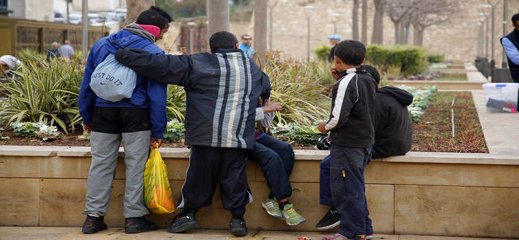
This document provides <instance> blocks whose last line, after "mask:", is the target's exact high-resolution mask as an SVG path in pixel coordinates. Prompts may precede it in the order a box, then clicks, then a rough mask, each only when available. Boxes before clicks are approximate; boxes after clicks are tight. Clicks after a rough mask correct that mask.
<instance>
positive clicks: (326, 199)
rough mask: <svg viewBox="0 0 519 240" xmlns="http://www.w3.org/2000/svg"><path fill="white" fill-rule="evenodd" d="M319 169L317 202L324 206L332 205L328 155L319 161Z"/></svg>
mask: <svg viewBox="0 0 519 240" xmlns="http://www.w3.org/2000/svg"><path fill="white" fill-rule="evenodd" d="M320 170H321V172H320V175H319V178H320V181H319V203H320V204H321V205H325V206H333V201H332V192H331V190H330V155H328V156H326V157H325V158H324V159H323V160H322V161H321V164H320Z"/></svg>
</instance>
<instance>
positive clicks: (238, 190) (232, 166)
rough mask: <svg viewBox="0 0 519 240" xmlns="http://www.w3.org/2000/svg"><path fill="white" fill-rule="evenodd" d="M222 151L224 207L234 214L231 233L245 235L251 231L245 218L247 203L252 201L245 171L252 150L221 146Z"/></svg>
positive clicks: (221, 176) (221, 193)
mask: <svg viewBox="0 0 519 240" xmlns="http://www.w3.org/2000/svg"><path fill="white" fill-rule="evenodd" d="M221 152H222V155H221V165H220V195H221V198H222V204H223V208H224V209H226V210H228V211H231V214H232V218H231V221H230V222H229V224H230V228H231V233H232V234H233V235H235V236H245V235H247V234H248V232H249V230H248V228H247V225H246V224H245V220H244V219H243V216H244V215H245V205H247V203H250V202H252V194H251V192H250V190H249V185H248V184H247V175H246V172H245V166H246V164H247V159H248V158H249V154H250V150H248V149H239V148H226V149H225V148H221Z"/></svg>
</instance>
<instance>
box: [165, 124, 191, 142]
mask: <svg viewBox="0 0 519 240" xmlns="http://www.w3.org/2000/svg"><path fill="white" fill-rule="evenodd" d="M185 132H186V130H185V129H184V124H183V123H181V122H180V121H178V120H177V119H173V120H171V121H169V122H168V124H167V125H166V131H164V141H165V142H178V141H180V140H182V138H184V133H185Z"/></svg>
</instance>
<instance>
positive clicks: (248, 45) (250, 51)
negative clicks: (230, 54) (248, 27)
mask: <svg viewBox="0 0 519 240" xmlns="http://www.w3.org/2000/svg"><path fill="white" fill-rule="evenodd" d="M240 49H241V50H242V51H243V52H244V53H245V54H247V57H249V58H252V56H254V48H253V47H252V37H251V36H249V34H243V35H242V36H241V44H240Z"/></svg>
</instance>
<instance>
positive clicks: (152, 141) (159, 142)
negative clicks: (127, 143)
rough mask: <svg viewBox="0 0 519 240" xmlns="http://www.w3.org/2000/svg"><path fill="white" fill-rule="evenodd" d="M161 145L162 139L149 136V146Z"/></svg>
mask: <svg viewBox="0 0 519 240" xmlns="http://www.w3.org/2000/svg"><path fill="white" fill-rule="evenodd" d="M156 144H158V146H156ZM161 145H162V139H158V138H151V140H150V148H156V147H160V146H161Z"/></svg>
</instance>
